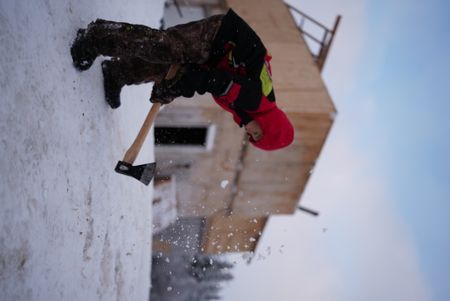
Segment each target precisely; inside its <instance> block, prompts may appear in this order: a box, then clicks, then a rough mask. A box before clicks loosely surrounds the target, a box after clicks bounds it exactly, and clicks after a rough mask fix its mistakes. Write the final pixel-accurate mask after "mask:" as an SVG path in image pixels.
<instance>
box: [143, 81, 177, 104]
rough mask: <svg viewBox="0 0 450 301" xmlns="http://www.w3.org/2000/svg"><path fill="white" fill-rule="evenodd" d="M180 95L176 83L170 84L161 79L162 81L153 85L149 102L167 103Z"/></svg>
mask: <svg viewBox="0 0 450 301" xmlns="http://www.w3.org/2000/svg"><path fill="white" fill-rule="evenodd" d="M181 95H182V93H181V90H180V88H179V86H178V85H176V84H172V85H170V82H168V81H166V80H163V81H162V82H160V83H155V84H154V85H153V89H152V95H151V96H150V102H152V103H157V102H159V103H161V104H168V103H171V102H172V101H173V100H174V99H175V98H177V97H179V96H181Z"/></svg>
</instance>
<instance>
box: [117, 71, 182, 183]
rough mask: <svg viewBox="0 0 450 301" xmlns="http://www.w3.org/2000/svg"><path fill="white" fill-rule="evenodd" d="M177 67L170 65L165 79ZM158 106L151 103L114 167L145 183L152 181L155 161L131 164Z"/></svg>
mask: <svg viewBox="0 0 450 301" xmlns="http://www.w3.org/2000/svg"><path fill="white" fill-rule="evenodd" d="M178 68H179V65H171V66H170V69H169V71H168V72H167V75H166V77H165V79H171V78H173V77H174V76H175V74H176V73H177V71H178ZM160 107H161V104H160V103H158V102H157V103H154V104H153V106H152V107H151V109H150V111H149V112H148V114H147V117H146V118H145V120H144V124H143V125H142V127H141V129H140V130H139V133H138V134H137V136H136V138H135V139H134V142H133V144H132V145H131V146H130V148H129V149H128V150H127V152H126V153H125V156H124V157H123V160H122V161H119V162H117V165H116V168H115V169H114V170H115V171H116V172H118V173H120V174H123V175H127V176H130V177H133V178H135V179H137V180H138V181H140V182H142V183H144V184H145V185H148V184H150V182H151V181H152V179H153V176H154V175H155V170H156V163H155V162H152V163H147V164H142V165H136V166H133V163H134V160H136V157H137V156H138V154H139V151H140V150H141V148H142V145H143V144H144V141H145V138H146V137H147V134H148V132H149V131H150V128H151V127H152V124H153V122H154V121H155V118H156V115H158V112H159V109H160Z"/></svg>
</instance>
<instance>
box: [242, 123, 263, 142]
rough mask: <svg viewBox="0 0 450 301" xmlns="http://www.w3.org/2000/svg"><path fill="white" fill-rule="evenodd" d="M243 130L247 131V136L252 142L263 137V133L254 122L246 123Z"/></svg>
mask: <svg viewBox="0 0 450 301" xmlns="http://www.w3.org/2000/svg"><path fill="white" fill-rule="evenodd" d="M245 130H246V131H247V134H249V135H250V137H251V139H253V140H254V141H258V140H260V139H261V138H262V136H263V131H262V129H261V127H260V126H259V124H258V123H257V122H256V121H255V120H252V121H250V122H249V123H247V124H246V125H245Z"/></svg>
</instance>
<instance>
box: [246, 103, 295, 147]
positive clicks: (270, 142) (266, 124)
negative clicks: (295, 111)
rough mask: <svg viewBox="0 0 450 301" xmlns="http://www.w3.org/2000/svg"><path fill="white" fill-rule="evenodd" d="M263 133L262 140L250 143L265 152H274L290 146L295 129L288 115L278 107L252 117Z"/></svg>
mask: <svg viewBox="0 0 450 301" xmlns="http://www.w3.org/2000/svg"><path fill="white" fill-rule="evenodd" d="M252 117H253V119H254V120H255V121H256V122H258V124H259V126H260V127H261V129H262V131H263V136H262V138H261V139H260V140H258V141H254V140H253V139H250V142H251V143H252V144H253V145H254V146H256V147H258V148H260V149H263V150H266V151H272V150H277V149H280V148H283V147H286V146H288V145H289V144H291V143H292V141H293V140H294V127H293V126H292V124H291V122H290V121H289V119H288V118H287V116H286V114H285V113H284V112H283V111H281V110H280V109H279V108H278V107H274V108H272V109H271V110H269V111H266V112H264V113H259V114H254V115H252Z"/></svg>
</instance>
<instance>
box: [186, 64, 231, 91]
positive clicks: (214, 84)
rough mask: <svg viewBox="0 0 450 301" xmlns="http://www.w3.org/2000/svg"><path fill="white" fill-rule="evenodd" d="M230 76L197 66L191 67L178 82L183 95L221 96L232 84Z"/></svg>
mask: <svg viewBox="0 0 450 301" xmlns="http://www.w3.org/2000/svg"><path fill="white" fill-rule="evenodd" d="M232 80H233V78H232V76H231V74H229V73H228V72H226V71H223V70H218V69H205V68H202V67H200V66H199V65H191V66H190V68H189V69H188V70H187V71H186V72H185V74H184V75H183V77H182V78H181V79H180V81H179V83H178V84H179V86H180V88H181V91H182V92H183V96H185V95H184V94H187V95H190V94H191V93H192V91H196V92H197V93H199V94H204V93H205V92H209V93H211V94H213V95H217V96H218V95H222V94H223V93H224V92H225V90H226V89H227V87H228V86H229V85H230V83H231V82H232Z"/></svg>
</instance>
